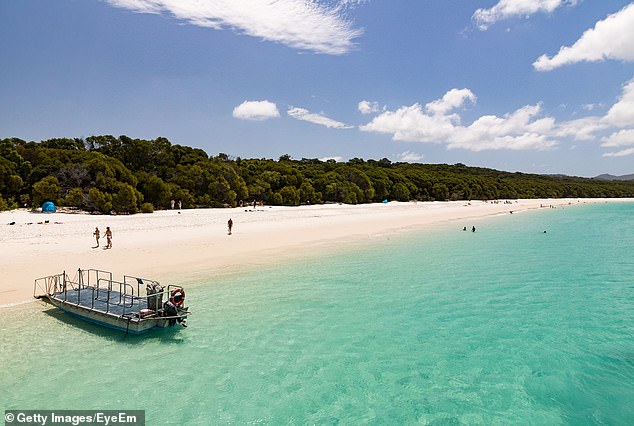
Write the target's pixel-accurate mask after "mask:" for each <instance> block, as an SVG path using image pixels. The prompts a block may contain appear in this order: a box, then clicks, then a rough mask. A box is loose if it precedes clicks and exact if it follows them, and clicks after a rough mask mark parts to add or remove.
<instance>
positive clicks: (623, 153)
mask: <svg viewBox="0 0 634 426" xmlns="http://www.w3.org/2000/svg"><path fill="white" fill-rule="evenodd" d="M629 155H634V148H628V149H624V150H622V151H617V152H606V153H605V154H603V156H604V157H627V156H629Z"/></svg>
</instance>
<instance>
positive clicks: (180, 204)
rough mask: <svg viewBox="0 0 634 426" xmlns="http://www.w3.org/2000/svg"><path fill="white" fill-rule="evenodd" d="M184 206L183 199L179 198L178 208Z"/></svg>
mask: <svg viewBox="0 0 634 426" xmlns="http://www.w3.org/2000/svg"><path fill="white" fill-rule="evenodd" d="M182 207H183V203H182V202H181V200H178V210H180V209H181V208H182Z"/></svg>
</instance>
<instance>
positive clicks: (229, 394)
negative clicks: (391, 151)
mask: <svg viewBox="0 0 634 426" xmlns="http://www.w3.org/2000/svg"><path fill="white" fill-rule="evenodd" d="M474 224H475V225H476V227H477V232H475V233H472V232H463V231H462V230H461V229H462V226H465V225H466V226H468V227H469V228H470V227H471V225H474ZM544 230H546V231H547V233H544V232H543V231H544ZM633 259H634V203H627V204H617V203H615V204H600V205H599V204H595V205H583V206H573V207H566V208H557V209H544V210H541V211H538V212H530V213H523V214H515V215H507V216H503V217H497V218H489V219H486V220H481V221H478V222H470V223H464V224H463V223H457V224H454V225H450V226H447V227H445V228H444V229H439V230H435V231H433V232H420V233H418V234H416V235H410V236H390V237H388V236H384V237H382V238H377V241H376V244H374V245H373V247H367V248H356V249H349V250H347V251H345V252H344V253H337V254H333V255H330V256H327V257H321V258H318V259H311V260H307V261H302V262H300V263H292V264H289V265H284V266H279V267H271V268H266V269H262V270H260V271H259V272H258V273H257V274H249V275H243V276H236V277H228V278H227V277H224V278H223V279H222V280H221V281H219V280H211V279H210V280H209V281H208V282H206V283H195V284H194V286H193V287H191V286H190V287H191V288H190V289H189V291H188V293H187V294H188V299H189V301H190V305H191V308H192V310H193V311H194V315H192V317H191V319H190V327H189V328H187V329H186V330H180V331H179V332H176V333H174V332H159V333H154V334H152V335H150V336H147V337H140V338H139V337H135V336H125V335H123V334H122V333H119V332H109V331H104V330H102V329H100V328H99V327H96V326H93V325H90V324H84V323H83V322H81V321H79V320H75V319H72V318H68V317H67V316H65V315H64V314H62V313H60V312H58V311H55V310H49V309H46V308H44V309H43V308H42V306H41V305H39V304H37V303H34V304H28V305H22V306H17V307H13V308H9V309H5V310H4V311H3V312H1V314H2V315H0V335H1V336H2V348H1V350H0V365H2V371H3V374H2V375H0V409H44V408H46V409H53V408H54V409H93V408H95V409H145V410H146V418H147V422H148V423H147V424H148V425H154V424H201V425H206V424H270V425H278V424H302V425H303V424H377V425H385V424H395V425H404V424H434V425H459V424H487V425H488V424H504V425H506V424H538V425H559V424H571V425H583V424H599V425H600V424H605V425H626V424H632V423H634V403H632V401H634V262H633Z"/></svg>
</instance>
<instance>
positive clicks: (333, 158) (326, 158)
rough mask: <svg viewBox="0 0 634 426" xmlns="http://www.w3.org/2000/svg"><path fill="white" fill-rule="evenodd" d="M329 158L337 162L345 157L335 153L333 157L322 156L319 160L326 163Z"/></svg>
mask: <svg viewBox="0 0 634 426" xmlns="http://www.w3.org/2000/svg"><path fill="white" fill-rule="evenodd" d="M328 160H335V161H336V162H340V161H341V160H343V157H341V156H339V155H335V156H332V157H322V158H320V159H319V161H323V162H324V163H325V162H326V161H328Z"/></svg>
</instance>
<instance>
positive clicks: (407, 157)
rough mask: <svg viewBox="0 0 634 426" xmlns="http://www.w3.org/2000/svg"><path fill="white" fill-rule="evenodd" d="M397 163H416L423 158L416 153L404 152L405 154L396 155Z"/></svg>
mask: <svg viewBox="0 0 634 426" xmlns="http://www.w3.org/2000/svg"><path fill="white" fill-rule="evenodd" d="M397 157H398V159H399V161H405V162H408V163H416V162H418V161H421V160H422V159H423V158H424V156H423V154H419V153H417V152H412V151H405V152H401V153H400V154H398V155H397Z"/></svg>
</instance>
